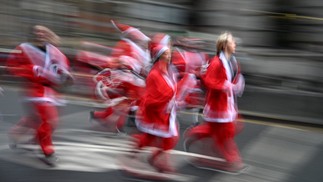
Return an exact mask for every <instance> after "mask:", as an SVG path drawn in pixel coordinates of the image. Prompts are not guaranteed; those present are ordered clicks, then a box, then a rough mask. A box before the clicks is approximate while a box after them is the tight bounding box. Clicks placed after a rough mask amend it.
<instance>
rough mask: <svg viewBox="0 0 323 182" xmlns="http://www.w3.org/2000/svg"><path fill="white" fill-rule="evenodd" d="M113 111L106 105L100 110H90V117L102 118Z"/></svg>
mask: <svg viewBox="0 0 323 182" xmlns="http://www.w3.org/2000/svg"><path fill="white" fill-rule="evenodd" d="M112 113H113V108H112V107H108V108H106V109H104V110H102V111H92V112H91V118H93V119H101V120H104V119H106V118H107V117H108V116H110V115H111V114H112Z"/></svg>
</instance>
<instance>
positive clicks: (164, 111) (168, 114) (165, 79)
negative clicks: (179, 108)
mask: <svg viewBox="0 0 323 182" xmlns="http://www.w3.org/2000/svg"><path fill="white" fill-rule="evenodd" d="M160 63H161V62H156V63H155V65H154V66H153V67H152V69H151V71H150V73H149V74H148V76H147V79H146V92H145V94H144V97H143V99H142V101H141V103H140V105H139V108H138V114H137V116H138V117H137V119H136V124H137V127H138V129H139V130H141V131H143V132H146V133H150V134H152V135H156V136H160V137H164V138H169V137H173V136H177V135H178V133H177V129H176V126H175V125H176V124H175V116H176V111H175V96H176V90H177V86H176V79H175V74H174V73H173V71H172V70H171V69H170V70H169V75H166V74H163V73H162V72H161V70H160V68H159V64H160Z"/></svg>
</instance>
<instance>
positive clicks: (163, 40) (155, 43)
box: [149, 33, 171, 62]
mask: <svg viewBox="0 0 323 182" xmlns="http://www.w3.org/2000/svg"><path fill="white" fill-rule="evenodd" d="M170 41H171V38H170V36H169V35H167V34H164V33H156V34H154V35H153V36H152V37H151V41H150V42H149V50H150V53H151V57H152V61H153V62H154V61H155V60H156V59H157V58H158V57H159V56H160V55H161V54H162V53H161V54H160V55H158V57H156V50H155V51H154V49H160V48H161V47H168V48H169V45H168V44H169V42H170ZM156 47H159V48H156Z"/></svg>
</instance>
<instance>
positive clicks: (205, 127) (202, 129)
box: [185, 122, 241, 162]
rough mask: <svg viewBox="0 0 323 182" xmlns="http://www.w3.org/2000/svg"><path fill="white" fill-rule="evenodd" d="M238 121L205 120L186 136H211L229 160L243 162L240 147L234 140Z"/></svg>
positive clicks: (197, 137) (198, 137) (200, 137)
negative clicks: (217, 121)
mask: <svg viewBox="0 0 323 182" xmlns="http://www.w3.org/2000/svg"><path fill="white" fill-rule="evenodd" d="M237 126H238V125H237V123H236V122H229V123H216V122H205V123H203V124H201V125H198V126H196V127H194V128H192V129H190V130H189V132H188V133H187V135H186V136H185V137H195V138H196V139H197V140H199V139H202V138H206V137H211V138H212V139H213V141H214V144H215V146H216V148H217V150H218V151H219V152H220V154H221V155H222V156H223V158H224V159H226V161H227V162H241V158H240V153H239V149H238V147H237V145H236V143H235V141H234V137H235V135H236V132H237V128H236V127H237Z"/></svg>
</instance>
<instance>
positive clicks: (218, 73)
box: [203, 59, 232, 91]
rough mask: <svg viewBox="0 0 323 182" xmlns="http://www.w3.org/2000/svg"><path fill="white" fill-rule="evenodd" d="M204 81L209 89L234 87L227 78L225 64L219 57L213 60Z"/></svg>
mask: <svg viewBox="0 0 323 182" xmlns="http://www.w3.org/2000/svg"><path fill="white" fill-rule="evenodd" d="M203 83H204V85H205V86H206V87H207V88H208V89H213V90H227V91H229V90H230V89H232V83H231V82H229V81H228V80H227V79H226V76H225V73H223V66H222V64H221V61H220V60H219V59H215V60H213V61H212V62H211V64H210V65H209V67H208V68H207V71H206V73H205V75H204V77H203Z"/></svg>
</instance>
